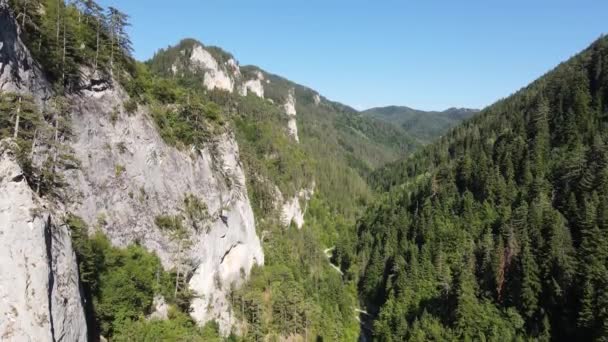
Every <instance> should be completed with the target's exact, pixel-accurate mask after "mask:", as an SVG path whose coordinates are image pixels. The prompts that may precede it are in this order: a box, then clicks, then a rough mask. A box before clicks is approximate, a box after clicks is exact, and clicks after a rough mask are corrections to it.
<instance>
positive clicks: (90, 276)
mask: <svg viewBox="0 0 608 342" xmlns="http://www.w3.org/2000/svg"><path fill="white" fill-rule="evenodd" d="M66 223H67V224H68V226H69V227H70V229H71V232H72V243H73V246H74V250H75V252H76V257H77V260H78V266H79V273H80V280H81V283H82V285H83V290H84V296H85V299H86V300H85V303H86V307H85V310H86V314H87V323H88V325H89V334H90V337H91V338H92V339H96V336H97V334H101V335H103V336H105V337H106V338H110V339H111V340H115V341H160V340H164V341H166V340H170V341H185V340H187V341H213V340H217V341H220V340H221V339H220V335H219V332H218V330H217V327H216V326H214V324H213V323H210V324H208V325H207V326H205V327H203V328H199V327H197V326H196V324H195V323H194V322H193V321H192V319H191V318H190V316H189V315H188V314H187V311H185V310H188V305H187V302H186V305H185V306H184V305H183V302H182V300H183V296H184V293H183V291H180V292H178V293H177V295H175V293H174V288H173V286H174V285H173V284H174V283H173V279H174V275H172V274H170V273H168V272H165V271H164V270H163V267H162V265H161V263H160V260H159V259H158V257H157V256H156V255H154V254H152V253H149V252H147V251H146V250H145V249H144V248H143V247H141V246H138V245H131V246H128V247H127V248H116V247H112V246H111V245H110V241H109V240H108V239H107V238H106V237H105V236H104V235H103V234H101V233H100V232H97V233H95V234H93V235H92V236H91V237H89V236H88V235H87V227H86V225H85V223H84V221H82V219H80V218H79V217H76V216H73V215H70V216H68V218H67V219H66ZM155 295H162V296H163V297H164V298H165V299H166V300H167V302H168V303H169V305H170V309H169V314H168V319H167V320H156V319H152V320H149V319H147V318H146V317H147V316H148V315H150V314H151V313H152V311H153V309H154V308H153V305H152V304H153V299H154V296H155ZM186 295H187V294H186Z"/></svg>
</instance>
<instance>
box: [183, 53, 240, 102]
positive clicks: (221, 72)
mask: <svg viewBox="0 0 608 342" xmlns="http://www.w3.org/2000/svg"><path fill="white" fill-rule="evenodd" d="M190 61H191V62H192V64H193V65H194V66H196V67H199V68H202V69H204V71H205V76H204V79H203V85H204V86H205V88H207V89H209V90H213V89H221V90H226V91H228V92H230V93H232V92H233V91H234V83H235V80H234V77H235V76H239V75H240V69H239V66H238V64H237V63H236V61H235V60H234V59H232V58H231V59H229V60H228V61H227V62H226V63H224V64H220V63H219V62H218V61H217V60H216V59H215V57H213V55H212V54H211V53H209V51H207V50H205V48H203V47H202V46H201V45H196V46H194V48H193V49H192V54H191V55H190ZM231 71H232V74H233V75H231Z"/></svg>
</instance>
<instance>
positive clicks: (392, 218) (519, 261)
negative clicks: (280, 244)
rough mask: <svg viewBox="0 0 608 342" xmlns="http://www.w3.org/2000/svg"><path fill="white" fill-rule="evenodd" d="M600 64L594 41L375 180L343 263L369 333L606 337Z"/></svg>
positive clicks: (605, 57) (606, 187)
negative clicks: (373, 197)
mask: <svg viewBox="0 0 608 342" xmlns="http://www.w3.org/2000/svg"><path fill="white" fill-rule="evenodd" d="M607 70H608V39H606V38H602V39H600V40H598V41H596V42H595V43H594V44H593V45H592V46H591V47H590V48H588V49H587V50H585V51H584V52H583V53H581V54H580V55H578V56H576V57H574V58H572V59H571V60H570V61H568V62H566V63H564V64H562V65H560V66H559V67H557V68H556V69H555V70H553V71H552V72H550V73H549V74H547V75H545V76H544V77H542V78H541V79H539V80H538V81H536V82H534V83H533V84H531V85H530V86H528V87H526V88H524V89H522V90H521V91H519V92H518V93H516V94H515V95H513V96H511V97H509V98H507V99H505V100H502V101H499V102H498V103H496V104H494V105H492V106H490V107H488V108H487V109H485V110H484V111H483V112H482V113H481V114H480V115H479V116H476V117H475V118H473V119H471V120H468V121H467V122H466V123H464V124H462V125H460V126H458V127H457V128H456V129H454V130H452V131H451V132H450V133H449V134H448V135H447V136H446V137H444V138H443V139H441V141H439V142H438V143H436V144H432V145H430V146H429V147H427V148H425V149H424V150H423V151H421V152H420V153H417V154H415V155H414V156H413V157H412V158H409V159H407V160H405V161H403V162H399V163H395V164H394V165H392V166H389V167H387V168H386V169H384V170H381V171H380V172H378V173H376V174H375V175H374V176H373V177H372V180H373V181H374V182H376V185H377V186H378V188H379V189H391V191H390V194H388V195H387V196H385V197H384V198H383V199H382V200H381V201H379V202H378V203H377V204H376V205H374V206H373V207H371V208H369V210H368V211H367V213H366V214H365V215H364V216H363V218H362V219H361V220H360V221H359V223H358V226H357V231H358V237H359V239H358V243H357V247H356V249H355V251H356V255H357V257H356V258H355V259H352V260H350V261H349V262H350V263H355V262H356V263H358V264H359V265H360V267H361V278H360V282H359V292H360V295H361V297H362V299H363V300H364V301H365V303H366V305H367V307H368V310H369V311H370V312H372V313H373V314H374V316H375V324H374V336H375V338H377V339H378V340H383V341H391V340H429V339H438V340H443V339H446V340H517V339H535V340H543V341H546V340H564V341H569V340H573V339H581V340H598V341H600V340H605V339H607V338H608V334H607V332H608V315H607V314H606V307H608V296H607V294H608V287H607V284H608V282H607V281H606V280H607V279H608V268H607V265H608V259H607V257H608V238H607V237H608V225H607V222H608V216H607V215H608V210H606V209H607V207H606V203H608V197H607V196H608V169H607V166H608V149H607V148H606V143H607V142H608V135H607V134H606V127H607V123H608V121H607V120H608V115H607V113H608V105H607V104H608V102H607V101H606V99H608V72H607ZM355 251H353V252H351V255H352V254H355Z"/></svg>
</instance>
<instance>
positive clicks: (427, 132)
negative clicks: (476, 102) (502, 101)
mask: <svg viewBox="0 0 608 342" xmlns="http://www.w3.org/2000/svg"><path fill="white" fill-rule="evenodd" d="M478 112H479V110H477V109H468V108H449V109H446V110H444V111H442V112H436V111H431V112H426V111H422V110H417V109H412V108H409V107H404V106H388V107H377V108H371V109H368V110H365V111H363V112H361V114H362V115H363V116H367V117H371V118H375V119H378V120H382V121H385V122H388V123H391V124H394V125H396V126H397V127H400V128H402V129H403V130H404V131H405V132H406V133H407V134H409V135H411V136H413V137H414V138H416V139H418V140H419V141H420V142H422V143H424V144H428V143H430V142H432V141H433V140H435V139H436V138H438V137H440V136H441V135H443V134H445V133H446V132H447V131H448V130H449V129H450V128H452V127H454V126H456V125H457V124H458V123H459V122H460V121H463V120H466V119H468V118H470V117H472V116H473V115H475V114H477V113H478Z"/></svg>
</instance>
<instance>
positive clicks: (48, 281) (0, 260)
mask: <svg viewBox="0 0 608 342" xmlns="http://www.w3.org/2000/svg"><path fill="white" fill-rule="evenodd" d="M16 148H18V147H17V146H16V145H15V144H14V143H12V141H11V140H3V141H0V340H3V341H86V340H87V324H86V319H85V313H84V308H83V305H82V299H81V295H80V286H79V278H78V265H77V263H76V256H75V253H74V251H73V249H72V242H71V237H70V232H69V229H68V228H67V227H66V226H64V225H61V224H57V222H56V221H55V220H54V217H53V215H51V211H50V210H49V209H48V208H47V207H48V206H49V205H48V204H47V203H45V202H44V201H42V200H41V199H40V198H38V196H37V195H36V194H35V193H34V192H33V191H32V189H31V188H30V186H29V185H28V184H27V181H26V180H25V177H24V175H23V172H22V170H21V167H20V166H19V164H18V163H17V161H16V159H15V156H14V154H13V151H14V150H15V149H16Z"/></svg>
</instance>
